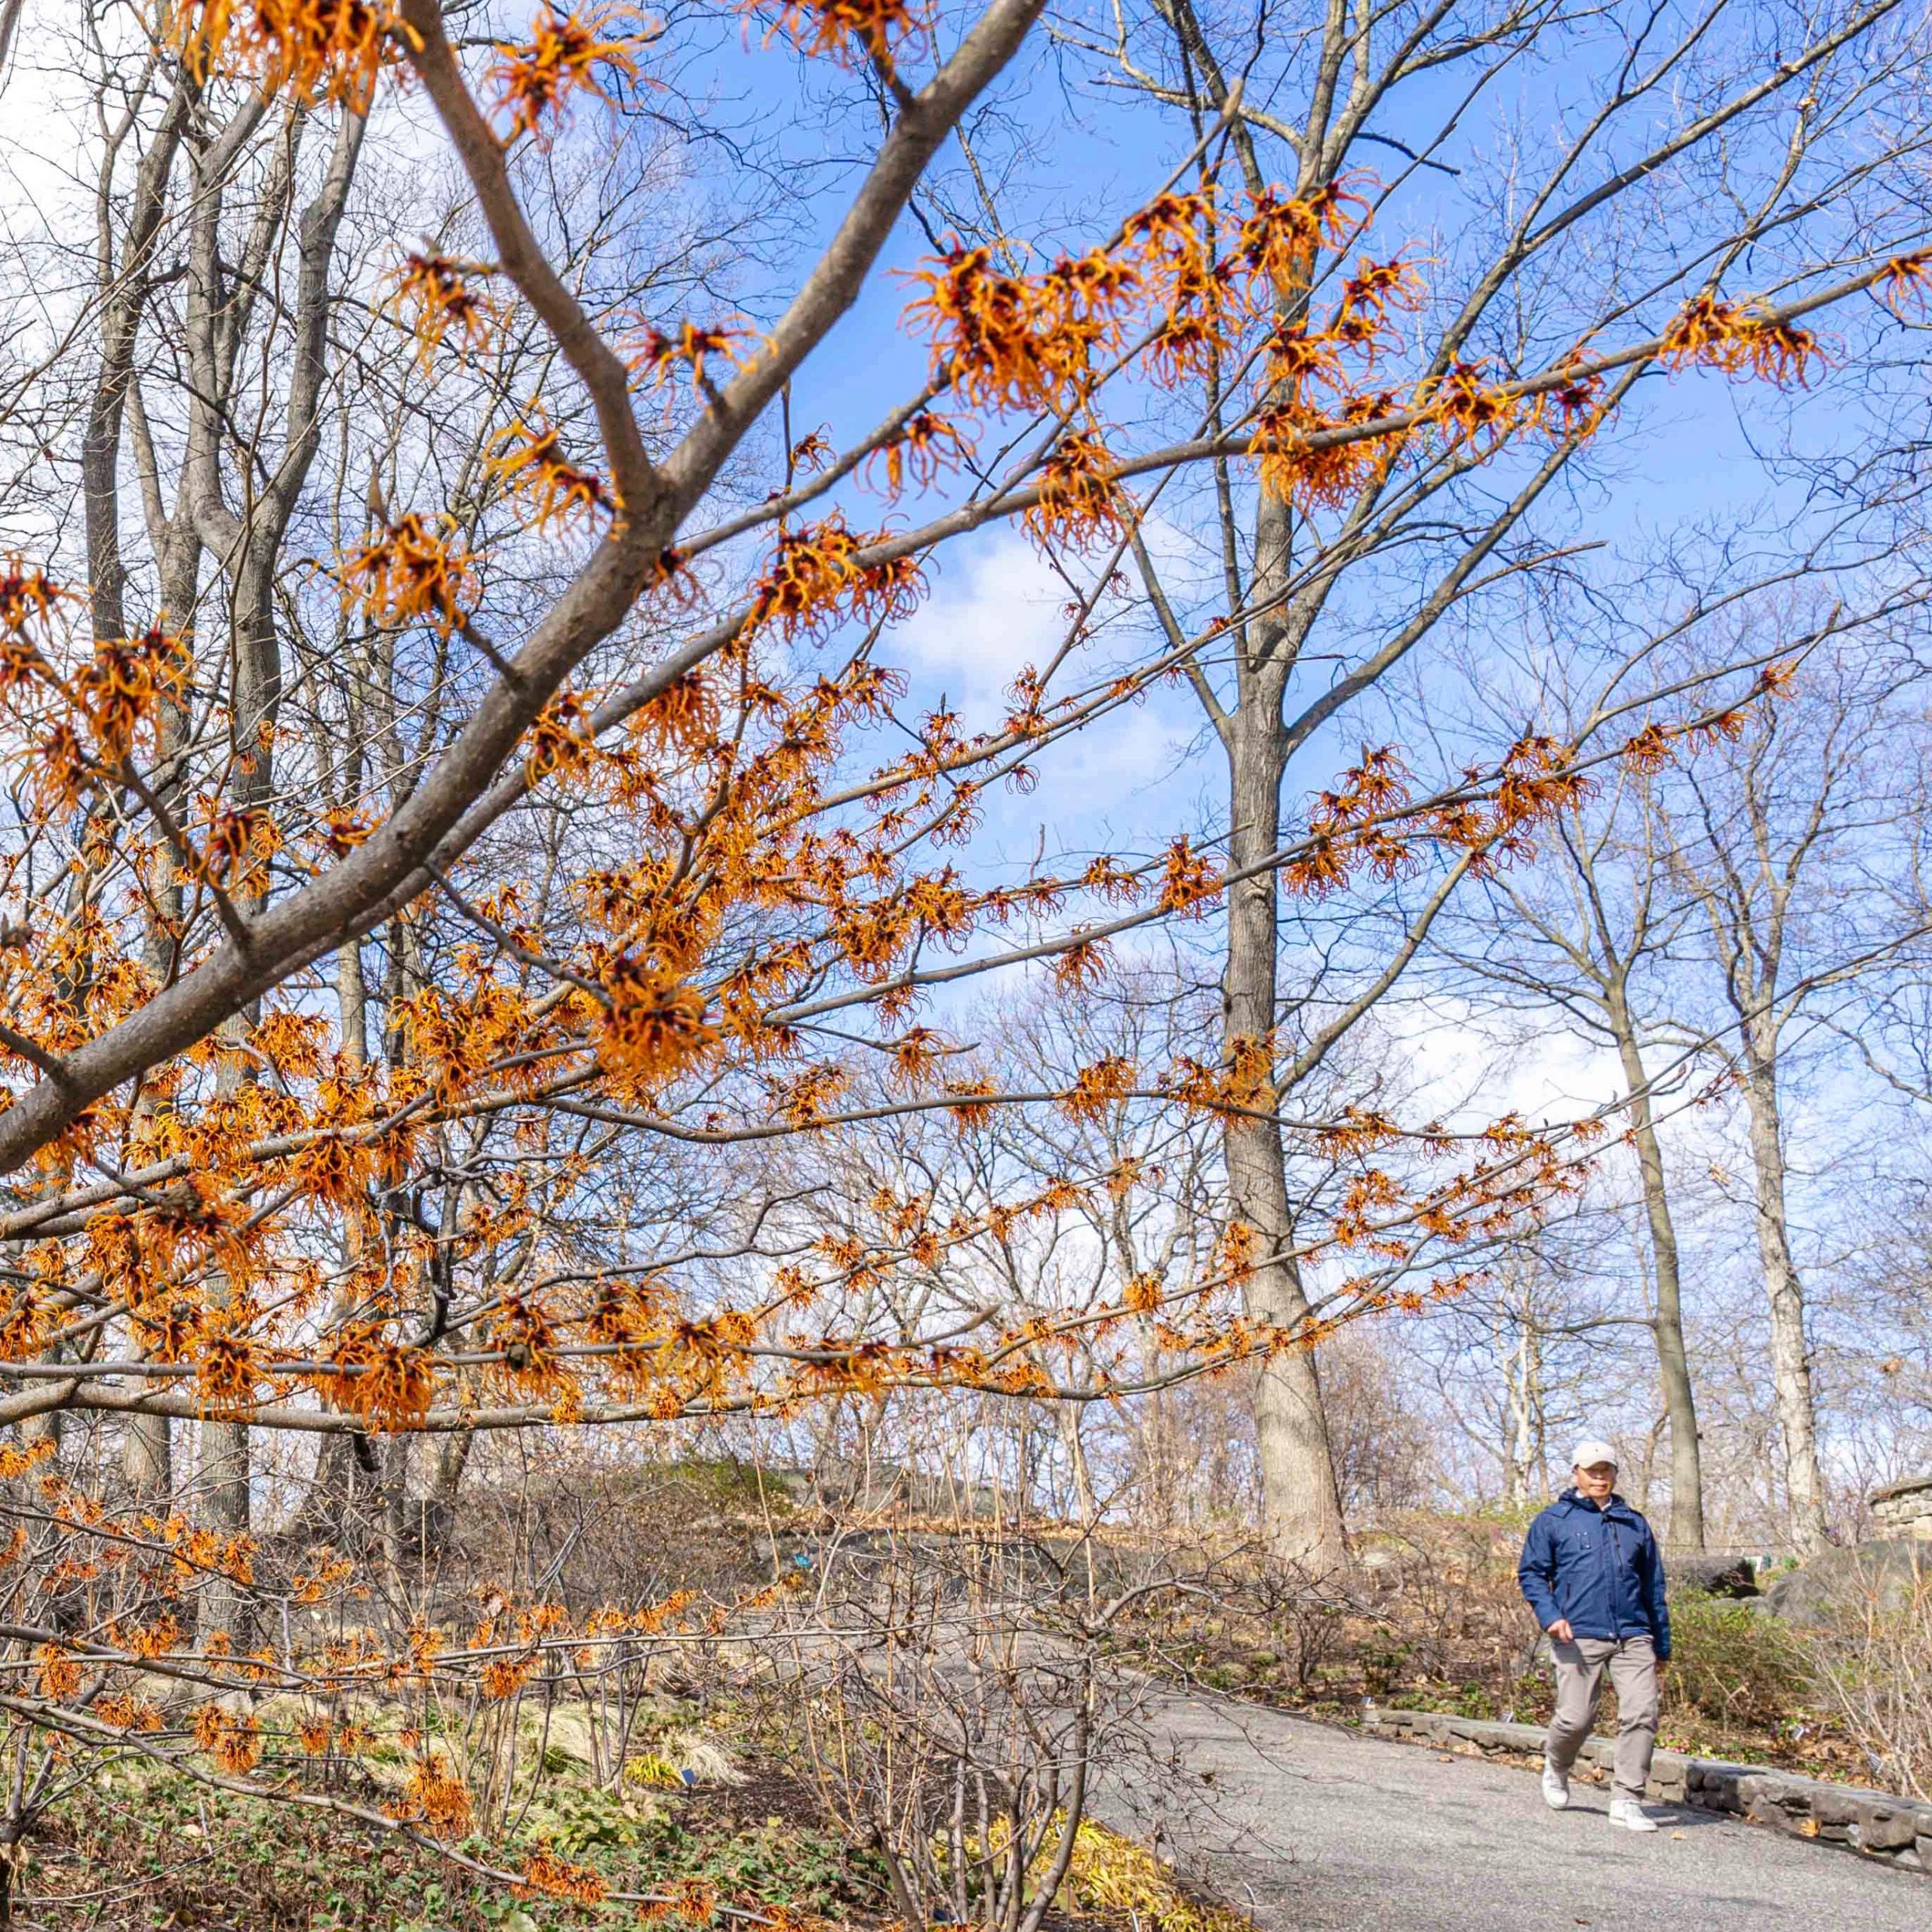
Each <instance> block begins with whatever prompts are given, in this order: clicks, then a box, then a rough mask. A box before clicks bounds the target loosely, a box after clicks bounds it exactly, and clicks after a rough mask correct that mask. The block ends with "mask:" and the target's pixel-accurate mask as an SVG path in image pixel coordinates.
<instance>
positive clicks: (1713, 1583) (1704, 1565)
mask: <svg viewBox="0 0 1932 1932" xmlns="http://www.w3.org/2000/svg"><path fill="white" fill-rule="evenodd" d="M1664 1571H1665V1574H1666V1575H1667V1576H1668V1577H1669V1580H1670V1586H1671V1588H1672V1589H1673V1590H1695V1591H1698V1592H1701V1593H1702V1594H1703V1595H1705V1596H1707V1597H1734V1598H1735V1597H1755V1596H1758V1595H1761V1594H1762V1592H1761V1591H1760V1590H1759V1589H1758V1575H1757V1572H1756V1571H1755V1570H1753V1569H1752V1567H1751V1559H1750V1558H1749V1557H1748V1556H1706V1555H1692V1554H1690V1552H1684V1554H1683V1555H1676V1556H1673V1555H1671V1554H1669V1552H1666V1553H1665V1555H1664Z"/></svg>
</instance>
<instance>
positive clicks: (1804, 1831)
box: [1362, 1709, 1932, 1874]
mask: <svg viewBox="0 0 1932 1932" xmlns="http://www.w3.org/2000/svg"><path fill="white" fill-rule="evenodd" d="M1362 1721H1363V1724H1364V1728H1365V1729H1367V1730H1370V1731H1372V1732H1374V1733H1376V1734H1379V1735H1380V1736H1383V1737H1395V1738H1405V1739H1407V1740H1411V1741H1412V1742H1414V1743H1418V1744H1433V1745H1435V1746H1436V1747H1437V1748H1438V1749H1440V1750H1444V1751H1457V1752H1462V1753H1464V1754H1466V1755H1471V1756H1475V1755H1481V1756H1483V1757H1485V1758H1510V1759H1520V1760H1522V1761H1524V1762H1526V1763H1528V1764H1541V1763H1542V1761H1543V1732H1542V1730H1541V1729H1540V1727H1537V1726H1536V1725H1534V1724H1498V1723H1496V1722H1494V1721H1491V1720H1490V1719H1487V1718H1458V1717H1449V1716H1446V1715H1444V1714H1443V1713H1442V1712H1439V1711H1390V1710H1380V1709H1374V1710H1371V1711H1369V1712H1365V1713H1364V1716H1363V1720H1362ZM1616 1751H1617V1741H1616V1740H1615V1739H1614V1738H1610V1737H1592V1738H1590V1739H1589V1740H1586V1743H1584V1746H1583V1751H1582V1752H1581V1754H1580V1756H1579V1758H1578V1760H1577V1761H1578V1763H1579V1764H1580V1765H1588V1766H1589V1767H1592V1768H1593V1769H1595V1770H1601V1771H1603V1772H1604V1773H1606V1774H1607V1772H1608V1771H1609V1770H1610V1768H1611V1761H1612V1759H1613V1758H1614V1757H1615V1755H1616ZM1645 1795H1646V1796H1647V1797H1650V1798H1654V1799H1656V1800H1657V1802H1658V1803H1659V1804H1694V1805H1697V1806H1698V1807H1700V1808H1701V1809H1703V1810H1707V1811H1727V1812H1729V1813H1730V1814H1732V1815H1733V1816H1734V1817H1740V1818H1743V1819H1745V1820H1748V1821H1749V1823H1752V1824H1754V1825H1770V1826H1775V1827H1776V1828H1777V1829H1778V1830H1780V1831H1782V1832H1789V1833H1790V1834H1791V1835H1792V1836H1793V1837H1795V1838H1815V1839H1816V1840H1817V1841H1818V1842H1819V1843H1820V1844H1833V1845H1841V1846H1843V1847H1844V1848H1845V1849H1846V1850H1850V1851H1858V1852H1863V1853H1864V1854H1866V1856H1867V1857H1872V1858H1875V1859H1879V1860H1883V1861H1884V1863H1886V1864H1887V1865H1894V1866H1897V1867H1898V1868H1899V1869H1900V1870H1902V1871H1909V1872H1926V1873H1928V1874H1932V1804H1921V1803H1920V1802H1919V1801H1918V1800H1917V1799H1915V1798H1895V1797H1894V1796H1892V1795H1890V1793H1889V1792H1882V1791H1866V1790H1864V1789H1861V1788H1860V1786H1857V1785H1847V1784H1830V1783H1826V1781H1825V1780H1823V1779H1822V1778H1805V1777H1798V1774H1796V1773H1795V1772H1793V1771H1780V1770H1773V1769H1771V1768H1770V1767H1768V1766H1767V1765H1764V1764H1721V1763H1719V1762H1718V1761H1716V1760H1715V1759H1714V1758H1690V1757H1686V1756H1685V1755H1684V1753H1683V1752H1681V1751H1660V1752H1658V1753H1657V1755H1656V1756H1655V1758H1653V1759H1652V1760H1651V1782H1650V1784H1649V1786H1648V1787H1647V1790H1646V1792H1645Z"/></svg>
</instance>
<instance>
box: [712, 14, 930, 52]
mask: <svg viewBox="0 0 1932 1932" xmlns="http://www.w3.org/2000/svg"><path fill="white" fill-rule="evenodd" d="M744 11H745V12H746V14H757V13H758V12H761V11H763V9H762V8H761V6H760V5H759V0H749V4H748V5H746V8H745V10H744ZM771 31H772V32H773V33H774V34H777V33H782V34H783V35H785V37H786V38H787V39H788V40H789V41H790V42H792V45H794V46H795V47H796V48H798V51H799V52H800V53H801V54H830V55H831V56H832V57H833V58H834V59H835V60H841V61H850V60H853V59H854V58H858V57H863V58H865V59H869V60H883V61H888V62H889V61H890V60H891V58H892V56H893V51H894V48H895V47H900V46H903V45H906V43H907V42H918V41H923V40H925V39H927V38H929V37H930V36H931V32H932V22H931V19H930V18H929V17H928V14H927V13H926V12H925V11H924V9H923V8H920V7H918V6H915V5H908V4H907V0H783V5H780V7H779V8H777V19H776V20H774V22H773V23H772V28H771Z"/></svg>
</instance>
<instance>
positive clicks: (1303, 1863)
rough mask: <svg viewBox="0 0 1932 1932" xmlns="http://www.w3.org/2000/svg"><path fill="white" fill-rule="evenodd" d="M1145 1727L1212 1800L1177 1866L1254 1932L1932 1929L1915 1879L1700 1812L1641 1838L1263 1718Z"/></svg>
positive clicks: (1220, 1717)
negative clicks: (1154, 1730)
mask: <svg viewBox="0 0 1932 1932" xmlns="http://www.w3.org/2000/svg"><path fill="white" fill-rule="evenodd" d="M1160 1722H1161V1728H1162V1729H1163V1730H1165V1731H1166V1732H1167V1733H1168V1734H1169V1736H1170V1737H1171V1741H1172V1743H1173V1744H1174V1746H1175V1747H1176V1748H1177V1755H1178V1757H1179V1758H1180V1761H1182V1762H1183V1763H1184V1764H1187V1765H1188V1766H1189V1767H1190V1768H1191V1769H1192V1770H1193V1771H1194V1772H1195V1774H1202V1773H1205V1774H1207V1775H1208V1776H1209V1777H1210V1779H1211V1787H1210V1788H1211V1791H1212V1792H1216V1793H1218V1795H1219V1800H1220V1801H1219V1804H1218V1805H1217V1806H1215V1807H1214V1809H1215V1810H1216V1811H1217V1813H1218V1814H1219V1815H1218V1816H1217V1817H1214V1818H1213V1819H1211V1820H1207V1821H1205V1822H1203V1821H1199V1820H1197V1822H1196V1823H1195V1824H1194V1825H1193V1826H1191V1827H1189V1830H1188V1834H1187V1835H1188V1837H1189V1838H1191V1839H1192V1844H1190V1845H1189V1847H1188V1849H1187V1850H1186V1851H1184V1853H1183V1864H1184V1865H1186V1864H1192V1865H1194V1866H1197V1867H1198V1868H1200V1869H1204V1871H1205V1872H1207V1874H1208V1875H1211V1877H1212V1878H1213V1880H1214V1883H1215V1884H1216V1885H1217V1887H1218V1888H1219V1889H1220V1890H1221V1891H1222V1892H1223V1894H1225V1895H1226V1897H1229V1899H1231V1900H1233V1901H1234V1902H1235V1903H1237V1904H1238V1905H1240V1906H1243V1907H1244V1909H1246V1910H1247V1911H1248V1912H1251V1914H1252V1915H1253V1916H1254V1918H1255V1919H1256V1920H1257V1922H1258V1923H1259V1924H1260V1925H1261V1926H1262V1927H1263V1928H1264V1932H1358V1928H1359V1929H1360V1932H1568V1928H1570V1927H1575V1926H1592V1927H1599V1928H1604V1932H1734V1928H1735V1932H1746V1928H1747V1927H1748V1928H1749V1932H1774V1928H1784V1927H1792V1928H1796V1932H1840V1928H1844V1932H1928V1928H1932V1876H1920V1875H1915V1874H1913V1873H1910V1872H1889V1871H1886V1870H1884V1869H1881V1868H1880V1867H1878V1866H1874V1865H1869V1864H1867V1863H1865V1862H1864V1861H1863V1860H1861V1859H1860V1858H1859V1857H1857V1856H1856V1855H1855V1854H1851V1853H1849V1852H1844V1851H1836V1850H1827V1849H1826V1848H1825V1847H1821V1846H1817V1845H1809V1844H1803V1843H1801V1842H1798V1841H1795V1840H1792V1839H1788V1838H1783V1837H1780V1835H1778V1834H1777V1832H1773V1831H1770V1830H1767V1829H1764V1828H1763V1827H1761V1826H1754V1825H1743V1824H1739V1823H1734V1822H1733V1821H1730V1820H1726V1819H1724V1818H1722V1817H1719V1816H1718V1815H1717V1814H1714V1813H1711V1812H1707V1811H1696V1810H1679V1811H1677V1812H1675V1813H1673V1814H1672V1816H1673V1817H1675V1820H1676V1822H1675V1823H1674V1824H1672V1825H1668V1826H1666V1827H1665V1829H1663V1830H1662V1831H1660V1832H1657V1833H1656V1834H1654V1835H1641V1836H1640V1835H1636V1834H1635V1833H1632V1832H1625V1831H1621V1830H1619V1829H1615V1828H1614V1827H1613V1826H1611V1824H1610V1823H1608V1821H1607V1819H1606V1818H1605V1817H1604V1805H1605V1803H1606V1801H1607V1793H1606V1791H1605V1789H1604V1787H1602V1786H1593V1785H1586V1784H1583V1783H1578V1784H1577V1785H1575V1786H1573V1787H1572V1791H1573V1805H1572V1808H1571V1810H1567V1811H1561V1812H1557V1811H1552V1810H1549V1808H1548V1807H1546V1805H1545V1804H1543V1799H1542V1797H1541V1795H1540V1792H1539V1791H1538V1789H1537V1780H1536V1777H1535V1776H1534V1774H1533V1773H1531V1772H1529V1771H1526V1770H1515V1769H1514V1768H1512V1767H1509V1766H1506V1765H1503V1764H1491V1763H1488V1762H1487V1761H1484V1760H1483V1759H1481V1758H1460V1757H1458V1758H1452V1759H1451V1760H1450V1761H1448V1762H1447V1763H1444V1762H1443V1761H1441V1757H1440V1755H1439V1754H1438V1753H1437V1752H1434V1751H1432V1750H1429V1749H1426V1748H1423V1747H1421V1746H1414V1745H1400V1744H1391V1743H1384V1742H1382V1741H1380V1740H1376V1739H1373V1738H1366V1737H1355V1736H1354V1735H1352V1734H1350V1733H1349V1732H1346V1731H1341V1730H1330V1729H1328V1728H1327V1727H1324V1726H1322V1725H1319V1724H1309V1723H1306V1722H1304V1721H1302V1720H1300V1719H1299V1718H1291V1717H1286V1716H1284V1715H1281V1713H1280V1712H1274V1711H1267V1710H1262V1709H1256V1708H1254V1707H1253V1706H1238V1705H1231V1704H1228V1703H1223V1702H1220V1701H1219V1700H1206V1699H1199V1700H1196V1699H1192V1698H1189V1699H1177V1700H1174V1701H1173V1702H1171V1703H1164V1706H1163V1709H1162V1715H1161V1720H1160ZM1134 1797H1135V1798H1136V1800H1137V1801H1139V1800H1142V1799H1144V1798H1145V1797H1146V1794H1145V1793H1136V1794H1134ZM1106 1808H1108V1809H1112V1807H1111V1806H1108V1807H1106ZM1141 1808H1142V1806H1141V1804H1140V1803H1139V1802H1137V1803H1136V1804H1135V1805H1134V1809H1135V1810H1140V1809H1141ZM1665 1808H1666V1807H1658V1809H1659V1811H1660V1814H1661V1813H1662V1812H1663V1810H1664V1809H1665Z"/></svg>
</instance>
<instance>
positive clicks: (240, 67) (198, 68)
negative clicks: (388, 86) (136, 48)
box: [170, 0, 401, 114]
mask: <svg viewBox="0 0 1932 1932" xmlns="http://www.w3.org/2000/svg"><path fill="white" fill-rule="evenodd" d="M170 24H171V28H172V30H173V34H174V42H175V44H176V45H177V46H178V47H179V48H180V49H181V51H182V53H183V56H184V57H185V58H186V61H187V63H188V67H189V71H190V72H192V74H194V75H195V78H197V79H199V80H206V79H208V78H209V77H210V76H211V75H215V74H226V75H232V77H234V78H236V79H238V80H250V81H253V82H254V83H255V84H256V85H257V87H258V88H260V90H261V91H262V93H263V94H264V95H266V96H272V95H275V94H281V93H282V92H283V91H287V92H288V93H290V94H293V95H294V97H295V98H296V99H297V100H300V101H304V102H309V101H315V100H331V101H337V102H340V103H341V104H342V105H343V106H346V107H348V108H349V109H352V110H353V111H354V112H356V113H358V114H359V113H363V112H366V111H367V110H368V106H369V103H370V101H371V98H372V97H374V94H375V91H376V78H377V75H378V73H380V71H381V69H382V68H383V66H384V65H385V64H386V63H387V62H388V61H389V60H392V59H393V58H395V55H396V54H397V53H398V51H400V50H399V48H398V45H397V43H396V42H395V38H394V36H395V34H396V33H397V32H398V31H401V28H400V26H399V22H398V17H397V13H396V10H395V8H394V7H393V6H390V5H379V4H376V0H176V5H175V7H174V12H173V15H172V17H171V23H170Z"/></svg>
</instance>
